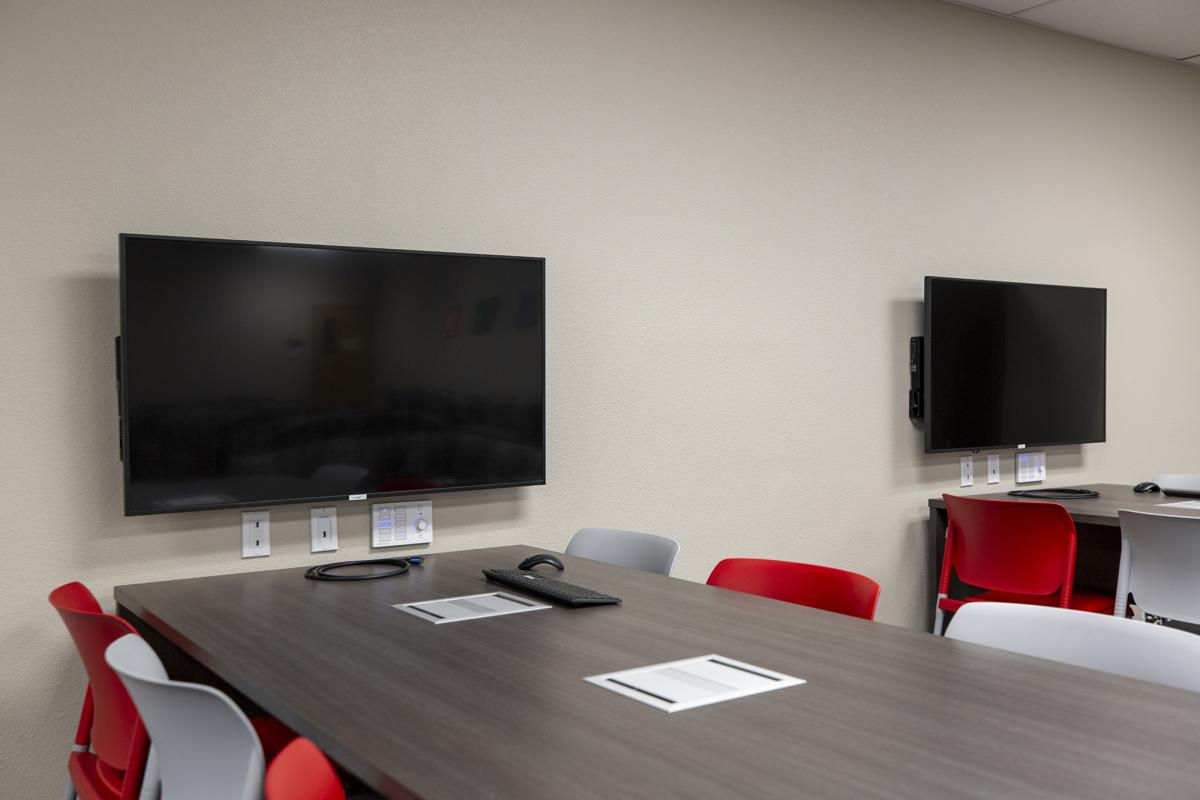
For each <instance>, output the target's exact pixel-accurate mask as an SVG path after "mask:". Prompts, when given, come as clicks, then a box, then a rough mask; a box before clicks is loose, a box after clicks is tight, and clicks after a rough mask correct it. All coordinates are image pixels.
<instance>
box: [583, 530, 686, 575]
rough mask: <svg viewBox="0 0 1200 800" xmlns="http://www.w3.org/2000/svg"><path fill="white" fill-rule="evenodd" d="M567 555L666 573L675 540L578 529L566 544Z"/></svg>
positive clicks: (675, 547) (676, 550) (675, 549)
mask: <svg viewBox="0 0 1200 800" xmlns="http://www.w3.org/2000/svg"><path fill="white" fill-rule="evenodd" d="M567 555H569V556H579V557H580V558H590V559H592V560H593V561H603V562H605V563H606V564H615V565H617V566H618V567H632V568H633V569H640V570H644V571H645V572H657V573H658V574H659V575H670V574H671V567H672V565H674V563H675V556H677V555H679V542H677V541H675V540H674V539H669V538H667V537H666V536H656V535H655V534H653V533H638V532H637V531H619V530H614V529H612V528H582V529H580V530H578V531H576V532H575V535H574V536H572V537H571V541H570V542H568V543H567Z"/></svg>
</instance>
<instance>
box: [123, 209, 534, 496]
mask: <svg viewBox="0 0 1200 800" xmlns="http://www.w3.org/2000/svg"><path fill="white" fill-rule="evenodd" d="M132 239H150V240H155V241H166V242H193V243H198V244H235V245H262V246H268V247H297V248H304V249H318V250H350V251H355V252H368V253H402V254H405V255H423V256H460V257H467V258H490V259H503V260H506V261H533V262H537V263H538V264H540V265H541V267H542V285H541V290H542V468H541V473H542V476H541V478H540V479H538V480H529V481H514V482H507V483H488V484H477V485H471V486H451V487H445V488H435V489H404V490H400V491H395V492H367V493H366V494H365V495H345V494H337V495H317V496H312V497H291V498H272V499H263V500H255V501H252V502H237V503H212V504H205V505H196V506H187V507H185V508H150V509H145V508H141V509H135V508H131V507H130V505H129V494H130V493H129V484H130V454H131V453H132V450H131V449H130V447H129V444H130V442H129V435H130V433H129V432H130V428H131V426H130V425H129V418H128V416H127V413H126V412H127V410H128V408H129V403H128V397H127V396H126V389H125V387H126V386H127V384H128V381H126V376H127V371H128V369H129V359H128V358H126V353H125V345H126V342H128V341H129V340H128V337H127V333H128V331H127V330H126V314H125V307H126V277H127V276H126V267H125V243H126V242H127V241H129V240H132ZM117 243H118V250H119V254H120V284H121V286H120V294H121V298H120V312H121V335H120V339H119V341H118V342H117V360H118V366H117V369H118V375H117V384H118V385H117V396H118V408H117V415H118V419H119V420H120V432H119V439H120V443H119V447H120V453H121V474H122V482H121V489H122V494H123V498H122V500H123V505H124V509H125V516H127V517H142V516H152V515H155V514H183V513H189V512H193V511H217V510H221V509H231V508H263V507H266V506H282V505H294V504H298V503H326V504H328V503H345V502H354V503H360V502H361V503H369V502H370V501H371V500H374V499H376V498H384V497H412V496H416V495H420V496H425V495H431V494H446V493H448V492H468V491H471V492H474V491H482V490H486V489H511V488H516V487H520V486H545V485H546V450H547V439H546V328H547V324H546V259H545V258H544V257H541V256H506V255H497V254H492V253H457V252H447V251H441V250H402V249H396V248H389V247H351V246H347V245H334V244H305V243H301V242H263V241H255V240H252V239H216V238H210V237H198V236H160V235H156V234H147V233H119V234H118V235H117ZM351 497H353V498H354V499H353V500H352V499H351Z"/></svg>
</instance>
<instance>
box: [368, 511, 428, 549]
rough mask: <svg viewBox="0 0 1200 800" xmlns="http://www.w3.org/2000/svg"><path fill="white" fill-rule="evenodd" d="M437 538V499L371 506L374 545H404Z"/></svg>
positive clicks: (372, 544) (424, 542) (421, 542)
mask: <svg viewBox="0 0 1200 800" xmlns="http://www.w3.org/2000/svg"><path fill="white" fill-rule="evenodd" d="M432 541H433V501H431V500H409V501H407V502H399V503H376V504H375V505H373V506H371V546H372V547H400V546H403V545H413V544H429V543H430V542H432Z"/></svg>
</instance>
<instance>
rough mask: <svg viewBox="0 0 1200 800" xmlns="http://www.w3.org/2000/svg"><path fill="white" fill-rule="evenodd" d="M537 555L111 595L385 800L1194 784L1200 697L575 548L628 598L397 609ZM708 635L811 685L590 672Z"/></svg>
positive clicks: (584, 579)
mask: <svg viewBox="0 0 1200 800" xmlns="http://www.w3.org/2000/svg"><path fill="white" fill-rule="evenodd" d="M534 552H537V551H536V550H534V549H533V548H530V547H523V546H513V547H499V548H492V549H487V550H469V551H463V552H457V553H436V554H433V555H431V556H430V557H429V559H428V561H427V562H426V565H425V566H423V567H419V568H414V569H413V570H412V571H411V572H410V573H409V574H408V575H405V576H402V577H398V578H392V579H387V580H378V581H368V582H361V583H317V582H313V581H306V580H305V579H304V578H303V577H302V576H303V570H302V569H287V570H278V571H271V572H250V573H242V574H237V575H222V576H217V577H209V578H197V579H192V580H175V581H167V582H161V583H149V584H141V585H137V586H119V587H117V589H116V599H117V603H118V606H119V611H120V613H121V615H122V616H124V617H125V618H126V619H128V620H130V621H131V622H132V623H133V624H134V625H135V626H137V627H138V628H139V629H140V630H142V631H143V632H144V633H145V635H146V636H147V638H148V639H149V640H150V641H151V644H152V645H153V646H154V647H155V649H156V650H158V651H159V653H160V654H161V655H162V656H163V657H164V660H165V661H166V662H167V667H168V670H169V671H171V673H172V675H173V676H174V677H178V678H191V679H196V678H197V677H202V678H208V679H210V680H212V681H213V682H215V683H217V684H218V685H221V686H223V687H225V688H227V689H228V690H230V691H231V692H233V693H234V694H235V696H237V697H239V699H243V700H248V701H249V702H250V703H252V704H254V705H257V706H258V707H260V708H261V709H263V710H265V711H266V712H267V713H270V714H272V715H274V716H276V717H277V718H278V719H280V720H281V721H282V722H283V723H285V724H286V725H289V726H290V727H292V728H293V729H294V730H296V731H297V732H299V733H300V734H302V735H304V736H307V737H309V738H311V739H312V740H313V741H315V742H316V743H317V745H318V746H319V747H321V748H322V749H323V750H325V752H326V753H327V754H328V755H329V757H330V758H332V759H333V760H335V761H337V762H338V763H340V764H342V765H343V766H344V767H345V768H346V769H347V770H348V771H350V772H351V773H353V774H354V775H355V776H357V777H358V778H359V779H361V780H362V781H363V782H364V783H366V784H367V785H368V786H370V787H371V788H372V789H374V790H375V791H377V792H378V793H380V794H382V795H384V796H385V797H389V798H412V797H422V798H427V800H439V798H481V797H488V798H514V800H515V799H516V798H521V800H528V798H559V797H571V798H580V800H592V799H593V798H594V799H595V800H601V799H603V800H613V798H642V797H644V798H676V797H677V798H687V799H688V800H697V798H779V799H780V800H783V799H784V798H786V799H787V800H794V798H810V797H811V798H818V797H819V798H913V797H958V798H995V797H1040V798H1078V797H1157V798H1163V797H1184V796H1189V795H1192V794H1194V791H1195V787H1196V776H1197V771H1196V770H1197V767H1196V759H1195V756H1196V754H1197V742H1200V694H1191V693H1188V692H1180V691H1178V690H1174V689H1169V688H1167V687H1164V686H1159V685H1155V684H1149V683H1143V682H1141V681H1135V680H1131V679H1128V678H1123V677H1118V676H1115V675H1108V674H1105V673H1099V672H1092V671H1089V670H1083V669H1079V668H1076V667H1070V666H1066V665H1062V664H1056V663H1052V662H1048V661H1042V660H1039V659H1033V658H1028V657H1026V656H1021V655H1017V654H1013V653H1007V652H1003V651H999V650H992V649H989V648H984V647H978V646H975V645H971V644H967V643H964V642H955V641H949V640H946V639H942V638H938V637H934V636H931V635H929V634H928V633H923V632H918V631H913V630H907V629H903V628H898V627H893V626H890V625H884V624H878V623H871V622H867V621H865V620H860V619H854V618H851V617H845V616H840V615H837V614H831V613H828V612H824V611H817V610H815V609H809V608H805V607H802V606H797V605H792V604H789V603H783V602H779V601H775V600H767V599H764V598H761V597H755V596H752V595H747V594H741V593H738V592H732V591H728V590H725V589H718V588H715V587H710V586H705V585H703V584H699V583H692V582H689V581H683V580H678V579H674V578H667V577H663V576H660V575H653V574H650V573H646V572H638V571H635V570H630V569H624V568H620V567H614V566H611V565H608V564H601V563H599V562H595V561H589V560H587V559H581V558H573V557H570V556H562V559H563V561H564V562H565V564H566V567H567V570H566V572H565V574H563V576H562V577H563V578H564V579H565V580H568V581H571V582H574V583H578V584H580V585H583V586H587V587H589V588H594V589H599V590H602V591H607V592H611V593H613V594H616V595H618V596H620V597H622V598H623V599H624V603H623V604H622V605H619V606H605V607H600V608H591V609H567V608H560V607H556V608H553V609H550V610H546V611H534V612H529V613H523V614H513V615H511V616H503V617H494V618H491V619H484V620H477V621H472V622H461V623H454V624H450V625H434V624H432V623H429V622H425V621H423V620H421V619H418V618H417V617H415V616H413V615H411V614H406V613H403V612H401V611H398V610H396V609H394V608H392V607H391V606H392V604H395V603H402V602H412V601H417V600H427V599H432V598H437V597H448V596H456V595H465V594H473V593H480V592H486V591H490V590H494V589H495V588H497V587H495V586H493V585H490V584H487V583H485V582H484V581H483V579H482V576H481V575H480V572H479V571H480V569H481V568H484V567H495V566H500V567H505V566H510V565H514V564H516V563H517V562H519V561H520V560H521V559H522V558H523V557H525V556H527V555H529V554H531V553H534ZM885 598H886V595H885ZM885 602H886V599H885ZM709 653H718V654H721V655H725V656H728V657H731V658H736V659H740V660H743V661H747V662H750V663H752V664H756V665H759V666H762V667H766V668H768V669H773V670H778V671H780V672H785V673H787V674H789V675H794V676H796V677H800V678H805V679H807V680H808V683H807V684H806V685H804V686H798V687H793V688H786V689H781V690H778V691H774V692H768V693H766V694H762V695H757V696H753V697H747V698H743V699H739V700H733V701H730V702H727V703H720V704H716V705H710V706H704V707H701V708H695V709H691V710H687V711H681V712H679V713H676V714H667V713H664V712H662V711H658V710H656V709H653V708H650V707H648V706H645V705H642V704H640V703H637V702H635V701H632V700H629V699H628V698H625V697H621V696H619V695H617V694H614V693H612V692H608V691H605V690H604V689H601V688H598V687H596V686H593V685H591V684H589V683H587V682H585V681H584V678H585V677H586V676H589V675H595V674H598V673H603V672H608V671H612V670H619V669H627V668H633V667H638V666H645V665H649V664H654V663H659V662H664V661H673V660H676V659H681V658H687V657H691V656H700V655H705V654H709Z"/></svg>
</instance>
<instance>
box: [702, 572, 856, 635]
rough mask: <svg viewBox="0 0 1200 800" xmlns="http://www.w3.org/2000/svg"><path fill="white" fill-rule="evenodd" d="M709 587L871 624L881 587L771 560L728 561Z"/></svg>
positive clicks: (711, 578)
mask: <svg viewBox="0 0 1200 800" xmlns="http://www.w3.org/2000/svg"><path fill="white" fill-rule="evenodd" d="M708 585H709V586H720V587H721V588H723V589H733V590H735V591H738V592H746V593H747V594H757V595H760V596H762V597H770V598H772V599H774V600H785V601H787V602H789V603H797V604H799V605H802V606H809V607H810V608H819V609H822V610H824V611H834V612H837V613H838V614H848V615H850V616H852V617H861V618H862V619H869V620H873V619H875V606H876V605H877V604H878V603H879V584H878V583H876V582H875V581H873V580H871V579H870V578H868V577H867V576H866V575H859V574H858V573H857V572H849V571H847V570H844V569H836V568H834V567H822V566H819V565H817V564H801V563H799V562H797V561H775V560H772V559H769V558H726V559H724V560H723V561H720V562H718V563H717V565H716V566H715V567H713V571H712V574H710V575H709V576H708Z"/></svg>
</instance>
